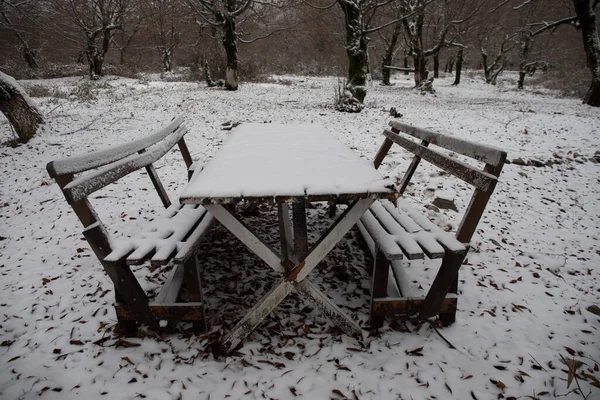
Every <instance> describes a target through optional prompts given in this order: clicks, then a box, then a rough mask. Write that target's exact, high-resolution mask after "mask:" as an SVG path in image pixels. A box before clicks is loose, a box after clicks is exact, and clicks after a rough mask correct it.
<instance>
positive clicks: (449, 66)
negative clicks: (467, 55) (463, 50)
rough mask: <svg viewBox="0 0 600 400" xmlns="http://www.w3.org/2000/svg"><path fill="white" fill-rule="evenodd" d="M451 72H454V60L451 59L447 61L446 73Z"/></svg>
mask: <svg viewBox="0 0 600 400" xmlns="http://www.w3.org/2000/svg"><path fill="white" fill-rule="evenodd" d="M459 51H460V50H459ZM453 70H454V58H451V59H449V60H448V73H449V74H451V73H452V71H453Z"/></svg>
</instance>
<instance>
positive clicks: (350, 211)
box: [287, 199, 374, 282]
mask: <svg viewBox="0 0 600 400" xmlns="http://www.w3.org/2000/svg"><path fill="white" fill-rule="evenodd" d="M373 201H374V200H373V199H361V200H357V201H355V202H354V203H353V204H352V205H350V206H348V208H347V209H346V210H345V211H344V213H343V214H342V215H341V216H340V218H339V219H338V220H337V221H335V222H334V223H333V224H332V225H331V226H330V227H329V228H328V229H327V231H326V232H325V233H324V234H323V236H321V237H320V238H319V240H318V241H317V243H315V244H314V245H313V246H312V247H311V248H310V250H309V251H308V254H307V256H306V258H305V259H304V260H301V261H300V264H299V265H298V266H296V267H295V268H294V269H293V270H292V271H291V272H290V274H289V275H288V277H287V279H288V280H295V281H297V282H302V281H303V280H304V278H306V276H307V275H308V274H309V273H310V272H311V271H312V270H313V269H314V268H315V267H316V266H317V264H318V263H319V262H320V261H321V260H322V259H323V258H325V256H326V255H327V254H329V252H330V251H331V250H332V249H333V248H334V247H335V245H336V244H338V243H339V241H340V240H341V239H342V238H343V237H344V236H345V235H346V233H348V231H349V230H350V229H351V228H352V227H353V226H354V225H356V222H357V221H358V220H359V219H360V217H361V216H362V215H363V214H364V213H365V211H367V210H368V209H369V206H370V205H371V204H373Z"/></svg>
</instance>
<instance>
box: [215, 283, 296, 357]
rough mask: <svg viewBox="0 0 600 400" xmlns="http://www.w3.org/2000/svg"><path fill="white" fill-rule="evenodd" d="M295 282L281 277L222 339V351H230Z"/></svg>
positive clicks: (279, 301) (275, 305)
mask: <svg viewBox="0 0 600 400" xmlns="http://www.w3.org/2000/svg"><path fill="white" fill-rule="evenodd" d="M294 286H295V285H294V283H292V282H290V281H288V280H287V279H286V278H281V279H280V280H279V282H277V284H276V285H275V286H273V287H272V288H271V290H269V292H268V293H267V294H266V295H264V296H263V298H262V299H260V301H259V302H258V303H256V304H255V305H254V307H252V308H251V309H250V311H248V313H246V315H245V316H244V318H242V320H241V321H240V322H238V323H237V324H236V325H235V326H234V327H233V329H232V330H231V331H229V332H228V333H227V334H226V335H225V336H224V337H223V339H222V340H221V351H223V352H224V353H230V352H231V351H232V350H233V349H235V348H236V347H237V346H238V345H239V344H240V343H241V342H242V340H244V339H245V338H246V336H248V335H249V334H250V333H251V332H252V331H253V330H254V329H256V327H257V326H258V325H259V324H260V323H261V322H262V321H263V320H264V319H265V318H266V317H267V315H269V313H270V312H271V311H273V309H274V308H275V307H277V306H278V305H279V303H281V302H282V301H283V299H285V298H286V297H287V295H289V294H290V293H291V292H292V290H294Z"/></svg>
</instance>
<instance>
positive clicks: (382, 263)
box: [369, 247, 390, 329]
mask: <svg viewBox="0 0 600 400" xmlns="http://www.w3.org/2000/svg"><path fill="white" fill-rule="evenodd" d="M389 272H390V263H389V261H388V260H387V259H386V257H385V254H384V253H383V252H382V251H381V250H379V248H378V247H376V248H375V260H374V263H373V277H372V278H371V313H370V314H369V325H371V328H373V329H377V328H381V327H382V326H383V318H382V317H381V316H380V315H376V314H374V313H373V307H374V301H373V299H375V298H378V297H387V287H388V276H389Z"/></svg>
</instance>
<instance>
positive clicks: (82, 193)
mask: <svg viewBox="0 0 600 400" xmlns="http://www.w3.org/2000/svg"><path fill="white" fill-rule="evenodd" d="M183 121H184V118H183V116H179V117H177V118H175V119H173V120H172V121H171V122H170V123H169V125H167V126H165V127H164V128H162V129H160V130H158V131H157V132H155V133H153V134H151V135H149V136H147V137H145V138H142V139H138V140H135V141H133V142H130V143H127V144H124V145H119V146H112V147H109V148H107V149H104V150H98V151H94V152H91V153H88V154H84V155H80V156H74V157H67V158H63V159H59V160H55V161H51V162H49V163H48V165H47V166H46V169H47V170H48V174H49V175H50V177H52V178H54V180H55V181H56V183H58V186H59V187H60V189H61V190H62V192H63V194H64V195H65V198H66V199H67V202H68V203H69V204H70V205H71V207H72V208H73V211H74V212H75V214H76V215H77V217H78V218H79V220H80V221H81V223H82V224H83V226H84V227H85V230H84V236H85V237H86V239H87V240H88V242H90V245H91V247H92V249H93V250H94V252H95V253H96V256H97V257H98V258H99V259H100V260H103V259H104V257H106V255H107V254H109V253H110V252H111V247H110V241H109V236H108V233H107V232H106V229H105V228H104V226H103V225H102V222H101V221H100V219H99V218H98V215H97V214H96V212H95V211H94V209H93V207H92V205H91V204H90V202H89V201H88V199H87V197H88V196H89V195H90V194H92V193H94V192H96V191H97V190H100V189H102V188H104V187H105V186H107V185H109V184H111V183H114V182H116V181H118V180H119V179H121V178H122V177H124V176H126V175H129V174H130V173H132V172H134V171H136V170H138V169H141V168H145V169H146V171H147V173H148V176H150V179H151V180H152V183H153V185H154V187H155V189H156V191H157V193H158V195H159V197H160V199H161V201H162V203H163V205H164V206H165V208H166V207H168V206H170V205H171V201H170V200H169V196H168V194H167V192H166V190H165V189H164V187H163V185H162V183H161V181H160V179H159V177H158V174H157V173H156V170H155V169H154V166H153V165H152V164H153V163H154V162H155V161H157V160H159V159H160V158H161V157H162V156H164V155H165V154H166V153H168V152H169V151H170V150H171V148H173V146H175V145H176V144H177V145H178V146H179V150H180V152H181V155H182V156H183V159H184V161H185V164H186V166H187V168H189V167H190V166H191V165H192V158H191V156H190V153H189V151H188V148H187V145H186V143H185V141H184V139H183V136H184V135H185V134H186V133H187V128H186V127H185V126H184V125H183Z"/></svg>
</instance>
